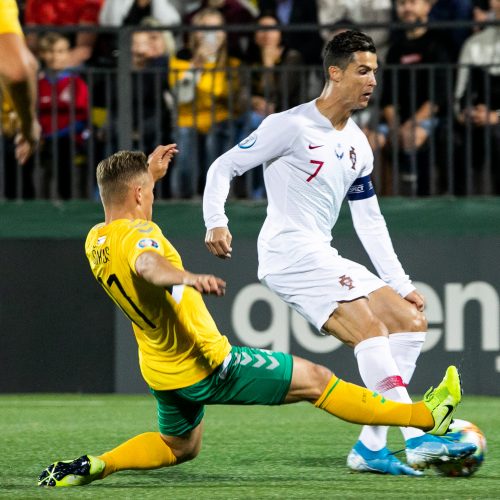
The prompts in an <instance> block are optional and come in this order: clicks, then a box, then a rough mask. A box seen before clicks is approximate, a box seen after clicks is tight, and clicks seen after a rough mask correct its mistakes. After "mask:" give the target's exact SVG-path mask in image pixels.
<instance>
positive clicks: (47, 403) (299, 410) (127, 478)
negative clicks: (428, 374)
mask: <svg viewBox="0 0 500 500" xmlns="http://www.w3.org/2000/svg"><path fill="white" fill-rule="evenodd" d="M457 418H463V419H466V420H470V421H472V422H474V423H476V424H477V425H478V426H479V427H480V428H482V429H483V431H484V432H485V434H486V437H487V440H488V446H489V449H488V453H487V455H486V460H485V463H484V464H483V466H482V467H481V469H480V470H479V471H478V472H477V473H476V474H475V475H474V476H473V477H471V478H461V479H452V478H442V477H439V476H437V475H436V474H435V473H433V472H432V471H429V472H428V473H427V475H426V476H425V477H422V478H412V477H389V476H379V475H373V474H356V473H350V472H349V471H348V470H347V468H346V467H345V457H346V454H347V452H348V451H349V449H350V447H351V446H352V444H353V443H354V442H355V440H356V437H357V434H358V432H359V427H358V426H354V425H350V424H347V423H345V422H342V421H340V420H338V419H335V418H333V417H331V416H329V415H328V414H326V413H324V412H322V411H319V410H316V409H315V408H313V407H312V406H311V405H308V404H305V403H302V404H298V405H290V406H284V407H275V408H265V407H235V406H232V407H222V406H216V407H208V408H207V412H206V418H205V436H204V441H203V447H202V451H201V454H200V455H199V457H198V458H197V459H195V460H194V461H192V462H189V463H185V464H182V465H180V466H178V467H174V468H170V469H162V470H156V471H148V472H135V471H127V472H121V473H118V474H115V475H113V476H110V477H108V478H107V479H106V480H104V481H98V482H95V483H93V484H91V485H89V486H85V487H80V488H74V489H58V490H56V489H54V490H47V489H42V488H38V487H37V486H36V479H37V475H38V474H39V473H40V472H41V470H42V469H43V467H45V466H46V465H48V464H49V463H50V462H51V461H53V460H56V459H71V458H75V457H77V456H79V455H82V454H84V453H93V454H99V453H101V452H103V451H105V450H107V449H109V448H111V447H114V446H115V445H117V444H119V443H120V442H121V441H123V440H125V439H127V438H129V437H132V436H133V435H135V434H138V433H141V432H144V431H151V430H156V419H155V406H154V400H153V398H152V397H151V396H148V395H137V396H120V395H3V396H0V424H1V440H0V443H1V444H0V498H8V499H29V498H42V499H48V498H65V499H66V498H92V499H106V500H108V499H114V498H116V499H139V500H142V499H150V498H151V499H166V498H169V499H199V500H202V499H222V498H223V499H240V498H241V499H261V498H280V499H289V498H297V499H303V498H318V499H330V498H340V499H345V498H360V499H363V500H371V499H378V498H381V499H388V498H398V499H401V500H403V499H415V498H419V499H420V498H421V499H424V498H425V499H429V500H430V499H450V500H454V499H490V498H491V499H493V498H500V451H499V444H500V398H487V397H473V396H466V397H465V400H464V402H463V403H462V405H461V407H460V408H459V410H458V414H457ZM400 436H401V435H400V433H399V431H397V430H394V429H393V430H391V432H390V437H389V439H390V444H391V448H392V449H400V448H402V446H403V442H402V440H401V437H400Z"/></svg>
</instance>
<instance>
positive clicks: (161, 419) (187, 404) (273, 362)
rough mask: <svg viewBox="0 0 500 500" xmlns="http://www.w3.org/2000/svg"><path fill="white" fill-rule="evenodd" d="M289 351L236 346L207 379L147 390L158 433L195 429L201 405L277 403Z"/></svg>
mask: <svg viewBox="0 0 500 500" xmlns="http://www.w3.org/2000/svg"><path fill="white" fill-rule="evenodd" d="M292 370H293V358H292V356H291V355H290V354H285V353H282V352H272V351H266V350H262V349H252V348H250V347H235V346H233V348H232V349H231V352H230V353H229V354H228V355H227V357H226V359H225V360H224V362H223V363H222V364H221V365H220V366H219V367H218V368H217V369H216V370H215V371H214V372H213V373H212V374H210V375H209V376H208V377H207V378H205V379H203V380H201V381H200V382H198V383H196V384H193V385H191V386H189V387H184V388H183V389H176V390H172V391H156V390H154V389H150V391H151V392H152V393H153V395H154V396H155V398H156V401H157V404H158V424H159V427H160V432H161V433H162V434H165V435H166V436H182V435H184V434H186V433H187V432H189V431H191V430H192V429H194V428H195V427H196V426H197V425H198V424H199V423H200V422H201V420H202V418H203V415H204V413H205V407H204V405H210V404H213V405H224V404H232V405H279V404H282V403H283V401H284V399H285V397H286V395H287V394H288V390H289V388H290V382H291V380H292Z"/></svg>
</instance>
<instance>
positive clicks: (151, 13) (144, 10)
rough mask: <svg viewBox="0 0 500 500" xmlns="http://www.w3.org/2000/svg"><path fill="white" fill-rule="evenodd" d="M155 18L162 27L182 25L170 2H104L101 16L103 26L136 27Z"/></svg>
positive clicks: (142, 0)
mask: <svg viewBox="0 0 500 500" xmlns="http://www.w3.org/2000/svg"><path fill="white" fill-rule="evenodd" d="M146 17H154V18H155V19H157V20H158V21H159V23H160V25H161V26H173V25H177V24H180V23H181V16H180V14H179V11H178V10H177V8H176V7H175V5H172V2H171V1H170V0H104V4H103V6H102V9H101V13H100V15H99V24H101V25H102V26H126V25H131V26H135V25H138V24H140V23H141V21H142V20H143V19H144V18H146Z"/></svg>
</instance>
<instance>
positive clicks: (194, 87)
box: [169, 9, 240, 198]
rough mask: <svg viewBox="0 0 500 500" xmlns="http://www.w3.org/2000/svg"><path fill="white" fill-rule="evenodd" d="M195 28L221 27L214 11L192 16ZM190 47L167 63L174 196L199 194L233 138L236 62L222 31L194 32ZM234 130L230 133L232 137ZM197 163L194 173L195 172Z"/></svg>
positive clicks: (203, 11)
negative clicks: (173, 122)
mask: <svg viewBox="0 0 500 500" xmlns="http://www.w3.org/2000/svg"><path fill="white" fill-rule="evenodd" d="M192 22H193V25H195V26H223V25H224V17H223V16H222V14H221V13H220V12H219V11H218V10H216V9H205V10H202V11H200V12H198V13H197V14H196V15H195V16H194V17H193V21H192ZM190 35H191V36H190V40H189V47H188V49H187V50H182V51H180V52H179V53H178V54H177V57H173V58H171V60H170V72H169V78H170V85H171V88H172V89H173V92H174V96H175V98H176V103H177V105H178V108H177V134H176V137H175V139H176V142H177V145H178V148H179V154H178V155H177V157H176V159H175V163H174V166H173V169H172V174H171V176H172V191H173V195H174V196H180V197H182V198H190V197H191V196H192V195H193V194H194V193H195V191H196V190H197V192H198V193H199V194H201V193H202V191H203V187H204V184H205V176H206V172H207V170H208V167H209V165H210V164H211V163H212V161H214V160H215V159H216V158H217V157H218V156H220V155H221V154H222V153H223V152H224V151H226V150H227V149H228V148H229V146H231V145H232V143H233V142H234V140H235V137H234V130H233V128H234V124H233V119H234V117H235V114H236V112H237V104H238V103H237V102H236V99H237V96H238V87H239V83H238V72H237V68H238V66H239V65H240V61H239V60H238V59H236V58H232V57H229V56H228V52H227V45H226V33H225V32H224V31H223V30H217V31H213V30H212V31H194V32H191V34H190ZM232 132H233V133H232ZM197 165H198V167H199V171H196V170H195V169H196V166H197Z"/></svg>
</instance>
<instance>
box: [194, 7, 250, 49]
mask: <svg viewBox="0 0 500 500" xmlns="http://www.w3.org/2000/svg"><path fill="white" fill-rule="evenodd" d="M199 3H200V6H199V8H198V9H196V10H194V11H193V12H191V13H190V14H188V15H187V16H185V18H184V20H185V22H186V24H191V19H192V18H193V16H194V15H196V13H197V12H199V11H200V10H203V9H206V8H211V9H217V10H218V11H219V12H220V13H221V14H222V15H223V16H224V19H225V22H226V24H228V25H231V24H249V23H254V22H255V18H256V17H257V10H256V9H254V8H252V7H251V6H248V5H247V4H245V3H244V2H242V1H241V0H202V1H201V2H199ZM250 37H251V35H250V33H249V32H246V33H237V32H228V33H227V48H228V52H229V55H230V56H234V57H238V58H241V57H242V54H243V53H244V52H245V51H246V50H247V48H248V44H249V42H250Z"/></svg>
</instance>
